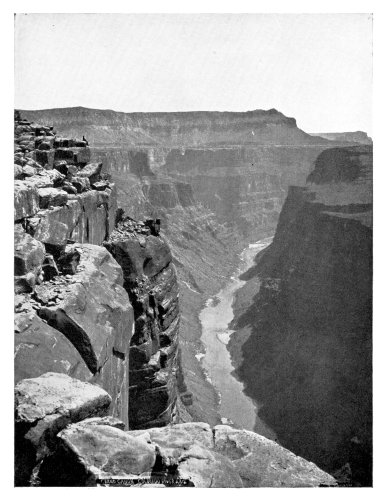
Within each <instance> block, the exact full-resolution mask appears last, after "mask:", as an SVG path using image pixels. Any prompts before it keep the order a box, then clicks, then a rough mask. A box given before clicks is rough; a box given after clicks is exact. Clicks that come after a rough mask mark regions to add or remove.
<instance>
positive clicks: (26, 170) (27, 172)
mask: <svg viewBox="0 0 386 500" xmlns="http://www.w3.org/2000/svg"><path fill="white" fill-rule="evenodd" d="M23 175H24V176H25V177H32V176H34V175H36V168H34V167H32V166H31V165H28V164H27V165H24V167H23Z"/></svg>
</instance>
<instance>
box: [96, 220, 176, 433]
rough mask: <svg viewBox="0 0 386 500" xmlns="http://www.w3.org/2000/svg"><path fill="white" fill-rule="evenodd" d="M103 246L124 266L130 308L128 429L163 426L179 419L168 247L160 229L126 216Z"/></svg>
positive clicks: (173, 288)
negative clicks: (132, 325)
mask: <svg viewBox="0 0 386 500" xmlns="http://www.w3.org/2000/svg"><path fill="white" fill-rule="evenodd" d="M155 226H156V225H155ZM104 245H105V246H106V248H107V249H108V250H109V251H110V252H111V254H112V255H113V256H114V258H115V259H116V260H117V262H118V263H119V264H120V266H121V267H122V270H123V276H124V287H125V289H126V290H127V292H128V294H129V297H130V301H131V304H132V305H133V308H134V316H135V331H134V335H133V337H132V340H131V346H130V361H129V365H130V375H129V380H130V391H129V422H130V428H131V429H142V428H147V427H152V426H163V425H167V424H169V423H170V422H173V421H175V419H176V418H177V415H176V413H177V410H176V399H177V387H176V377H175V374H176V371H177V367H178V328H179V305H178V285H177V279H176V271H175V269H174V265H173V263H172V256H171V253H170V249H169V247H168V245H167V243H166V242H165V240H164V239H163V238H162V237H161V236H160V235H159V230H158V229H157V230H154V228H153V227H152V226H151V227H149V226H146V225H145V224H143V223H139V224H138V223H135V222H134V221H133V220H131V219H129V218H125V219H123V220H122V221H121V222H119V223H118V225H117V227H116V229H115V230H114V231H113V233H112V234H111V236H110V238H109V240H108V241H107V242H106V243H104Z"/></svg>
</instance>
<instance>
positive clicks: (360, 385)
mask: <svg viewBox="0 0 386 500" xmlns="http://www.w3.org/2000/svg"><path fill="white" fill-rule="evenodd" d="M248 278H249V284H248V287H249V290H250V291H251V290H253V286H252V283H255V290H259V287H260V291H259V292H258V294H257V295H256V296H255V298H254V300H253V301H252V304H251V305H250V306H249V307H248V308H247V310H244V312H243V313H240V311H239V313H238V315H239V317H238V320H237V322H236V325H235V326H236V328H238V329H240V330H241V329H243V330H244V332H245V331H246V329H247V330H248V331H249V332H250V336H249V338H248V340H246V342H245V344H244V345H243V347H242V358H243V359H242V361H241V364H240V362H239V366H238V369H237V374H238V376H240V377H241V379H242V380H243V381H244V383H245V385H246V391H247V393H248V395H250V396H251V397H253V398H254V399H255V400H256V401H257V402H258V403H259V405H262V409H261V410H260V412H259V416H260V417H261V418H262V419H263V420H264V421H265V422H266V423H267V424H268V425H269V426H270V427H271V428H272V429H274V431H275V432H276V434H277V436H278V439H279V441H280V443H281V444H283V445H284V446H286V447H287V448H289V449H291V450H293V451H294V452H295V453H297V454H299V455H301V456H304V457H305V458H306V459H308V460H312V461H314V462H315V463H316V464H318V465H319V466H320V467H322V468H323V469H325V470H328V471H330V472H332V473H335V472H336V471H339V470H341V469H342V467H345V468H346V470H348V471H350V472H349V474H346V478H345V479H344V481H346V483H347V484H351V485H357V486H359V485H370V484H371V467H372V466H371V453H372V451H371V450H372V444H371V443H372V395H371V394H372V337H371V332H372V148H371V147H369V146H356V147H349V148H336V149H330V150H328V151H324V152H323V153H322V154H321V155H320V156H319V157H318V159H317V161H316V163H315V169H314V171H313V172H312V173H311V174H310V176H309V177H308V183H307V186H306V187H302V188H301V187H293V188H291V189H290V190H289V193H288V197H287V199H286V202H285V204H284V207H283V210H282V212H281V215H280V219H279V224H278V227H277V231H276V234H275V238H274V240H273V243H272V245H271V246H270V247H268V249H267V250H266V251H265V252H262V253H261V254H259V258H258V262H257V265H256V267H255V269H254V270H252V271H250V272H249V273H248ZM250 293H251V292H250ZM237 309H238V307H237V305H236V310H237ZM232 342H233V344H232ZM232 342H231V344H230V349H231V351H232V350H234V349H236V345H235V343H237V334H236V336H235V337H234V339H233V341H232ZM347 464H348V465H347ZM338 475H341V474H340V472H339V474H338Z"/></svg>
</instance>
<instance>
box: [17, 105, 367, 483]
mask: <svg viewBox="0 0 386 500" xmlns="http://www.w3.org/2000/svg"><path fill="white" fill-rule="evenodd" d="M14 150H15V154H14V163H15V166H14V169H15V217H14V220H15V233H14V234H15V384H16V385H15V400H16V413H15V415H16V417H15V443H16V444H15V457H16V459H15V484H16V485H20V486H27V485H29V486H70V485H76V486H92V485H96V484H108V483H109V481H110V484H113V482H114V480H115V478H117V477H119V478H120V480H122V481H123V483H122V484H125V485H127V486H139V485H141V484H142V481H143V478H144V477H146V478H147V480H148V481H150V482H154V483H156V482H157V481H158V480H159V479H160V478H162V481H161V482H162V483H163V484H164V485H165V484H166V485H168V483H170V485H177V486H196V487H238V488H240V487H299V486H309V487H315V486H370V485H371V484H372V141H371V139H370V138H369V137H368V136H367V134H366V133H364V132H359V131H358V132H355V133H341V134H332V133H329V131H325V132H321V133H320V134H308V133H306V132H305V131H303V130H301V129H300V128H299V127H298V126H297V123H296V120H295V119H294V118H292V117H287V116H285V115H284V114H283V113H281V112H280V111H277V110H276V109H270V110H254V111H248V112H237V113H236V112H210V111H208V112H204V111H203V112H198V111H197V112H178V113H177V112H176V113H172V112H170V113H123V112H115V111H111V110H99V109H89V108H85V107H72V108H56V109H46V110H36V111H31V110H23V109H21V110H17V111H16V112H15V149H14ZM149 478H150V479H149ZM125 479H126V482H125Z"/></svg>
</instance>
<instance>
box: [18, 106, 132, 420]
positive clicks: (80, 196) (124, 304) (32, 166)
mask: <svg viewBox="0 0 386 500" xmlns="http://www.w3.org/2000/svg"><path fill="white" fill-rule="evenodd" d="M40 153H45V154H49V155H51V156H52V158H53V159H52V162H43V161H42V157H41V155H40ZM51 156H50V157H51ZM89 159H90V150H89V148H88V146H87V143H86V142H85V141H77V140H74V139H63V138H57V137H56V135H55V132H54V131H53V129H52V127H51V128H50V127H45V126H40V125H37V124H34V123H31V122H28V121H27V120H23V119H21V118H20V116H18V115H17V113H16V115H15V160H14V161H15V164H16V165H17V166H20V167H21V171H19V172H18V175H17V177H18V179H17V180H16V181H15V222H16V224H15V293H16V294H17V295H16V297H15V378H16V382H18V381H20V380H21V379H23V378H30V377H37V376H41V375H43V374H44V373H46V372H59V373H64V374H68V375H71V376H73V377H76V378H78V379H80V380H83V381H89V382H92V383H94V384H98V385H100V386H101V387H103V388H104V389H105V390H107V391H108V393H109V394H110V396H111V398H112V404H111V406H110V410H109V411H110V412H111V414H112V415H115V416H119V418H120V419H121V420H123V421H124V422H125V423H126V424H127V423H128V390H129V389H128V386H129V382H128V376H129V368H128V363H129V346H130V339H131V336H132V334H133V328H134V319H133V311H132V307H131V304H130V301H129V297H128V295H127V292H126V291H125V290H124V288H123V287H122V285H123V274H122V269H121V268H120V267H119V265H118V264H117V262H116V261H115V260H114V259H113V258H112V257H111V255H110V254H109V253H108V252H107V250H106V249H104V248H102V247H100V246H95V244H96V245H100V244H101V243H102V242H103V241H104V240H105V239H106V238H107V237H108V236H109V234H110V232H111V231H112V230H113V227H114V224H115V212H116V207H117V205H116V196H115V189H114V184H112V183H110V182H109V181H108V180H107V179H105V178H104V177H103V173H102V172H101V169H102V165H101V164H94V163H89ZM39 162H40V163H39ZM28 169H29V170H28ZM75 174H76V175H75ZM77 179H80V180H81V181H86V182H84V183H83V182H78V180H77ZM74 242H77V243H74ZM89 243H93V244H89Z"/></svg>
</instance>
